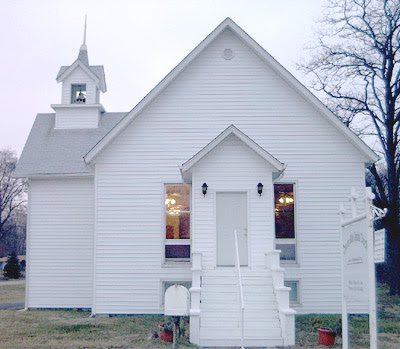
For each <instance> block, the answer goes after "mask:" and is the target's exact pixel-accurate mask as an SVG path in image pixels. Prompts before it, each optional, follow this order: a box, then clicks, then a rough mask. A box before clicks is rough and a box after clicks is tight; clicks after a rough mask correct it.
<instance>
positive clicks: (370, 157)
mask: <svg viewBox="0 0 400 349" xmlns="http://www.w3.org/2000/svg"><path fill="white" fill-rule="evenodd" d="M224 30H230V31H231V32H233V33H234V34H235V35H237V36H238V37H239V38H240V39H241V40H242V41H243V42H244V43H245V44H246V45H247V46H248V47H249V48H250V49H252V50H253V51H254V52H255V53H256V54H257V55H258V56H259V57H260V58H261V59H262V60H263V61H264V62H265V63H266V64H268V66H269V67H271V68H272V69H273V70H274V71H275V72H276V73H277V74H278V75H279V76H280V77H281V78H282V79H283V80H284V81H285V82H286V83H288V84H289V85H290V86H292V87H293V88H294V90H295V91H296V92H297V93H299V94H300V96H302V97H303V98H304V99H305V100H306V101H307V102H309V103H310V104H311V105H312V106H313V107H314V108H316V109H317V111H319V112H320V113H321V115H322V116H324V117H325V118H326V119H327V120H328V121H329V122H330V123H331V124H332V125H334V126H335V127H336V128H337V129H338V130H339V131H340V132H341V133H342V134H343V135H344V136H345V137H346V138H347V139H348V140H349V141H350V142H351V143H352V144H353V145H354V146H355V147H356V148H357V149H358V150H359V151H360V152H361V154H363V155H364V156H365V158H366V159H365V162H366V163H373V162H375V161H377V160H378V155H377V154H375V153H374V151H373V150H372V149H371V148H369V147H368V146H367V145H366V144H365V143H364V142H363V141H362V140H361V139H360V138H359V137H357V136H356V135H355V134H354V133H353V132H352V131H351V130H350V129H349V128H348V127H346V126H345V125H344V124H343V123H342V122H341V121H340V120H339V119H338V118H337V117H336V116H335V115H334V114H333V113H332V112H331V111H330V110H329V109H328V108H327V107H326V106H325V105H324V104H323V103H322V102H321V101H320V100H319V99H318V98H317V97H316V96H314V95H313V94H312V93H311V92H310V91H309V90H308V89H307V88H306V87H305V86H304V85H302V84H301V83H300V82H299V81H298V80H297V79H296V78H295V77H294V76H293V75H292V74H290V73H289V72H288V71H287V70H286V69H285V68H284V67H283V66H282V65H281V64H279V63H278V62H277V61H276V60H275V59H274V58H273V57H272V56H271V55H270V54H269V53H268V52H267V51H265V50H264V49H263V48H262V47H261V46H260V45H259V44H258V43H257V42H256V41H254V39H252V38H251V37H250V36H249V35H248V34H247V33H246V32H245V31H244V30H243V29H242V28H240V27H239V26H238V25H237V24H236V23H235V22H234V21H233V20H232V19H230V18H229V17H228V18H226V19H225V20H224V21H223V22H222V23H221V24H220V25H218V27H217V28H215V29H214V30H213V31H212V32H211V33H210V34H209V35H208V36H207V37H206V38H205V39H204V40H203V41H202V42H201V43H200V44H199V45H198V46H197V47H195V48H194V50H193V51H191V52H190V53H189V54H188V55H187V56H186V57H185V58H184V59H183V60H182V61H181V62H180V63H179V64H178V65H177V66H176V67H175V68H174V69H173V70H172V71H171V72H170V73H169V74H168V75H167V76H166V77H165V78H164V79H163V80H161V81H160V82H159V83H158V84H157V85H156V86H155V87H154V88H153V89H152V90H151V91H150V92H149V93H148V94H147V95H146V96H145V97H144V98H143V99H142V100H141V101H140V102H139V103H138V104H137V105H136V106H135V107H134V108H133V109H132V110H131V111H130V112H129V113H128V114H127V115H126V116H125V117H124V118H122V119H121V120H120V121H119V122H118V123H117V124H116V125H115V126H114V127H113V128H112V129H111V130H110V131H109V132H108V133H107V134H106V135H105V136H104V137H103V138H102V139H101V140H100V141H99V142H98V143H97V144H95V145H94V146H93V148H92V149H91V150H89V152H88V153H86V155H84V157H83V158H84V160H85V162H86V163H90V162H91V161H93V160H94V158H95V157H96V156H97V155H98V154H99V153H100V152H101V151H102V150H103V149H105V147H107V145H108V144H110V142H111V141H112V140H113V139H114V138H115V137H116V136H117V135H118V134H120V133H121V132H122V131H123V130H124V129H125V128H126V127H127V126H128V125H129V124H130V123H131V122H132V121H133V120H135V119H136V117H137V116H138V115H139V114H140V113H141V112H142V111H143V110H144V109H145V108H146V107H147V106H148V105H149V104H150V103H151V102H152V101H153V100H154V99H155V98H156V97H157V96H158V95H159V94H160V93H161V92H162V91H163V90H164V89H165V88H166V87H168V86H169V85H170V84H171V83H172V82H173V81H174V80H175V79H176V78H177V77H178V76H179V74H180V73H181V72H182V71H183V70H184V69H185V68H186V67H187V66H188V65H189V64H190V63H192V62H193V60H194V59H195V58H196V57H197V56H198V55H199V54H200V53H201V52H202V51H203V50H204V49H205V48H206V47H207V46H208V45H210V44H211V43H212V42H213V41H214V40H215V39H216V38H217V37H218V36H219V35H220V34H221V33H222V32H223V31H224Z"/></svg>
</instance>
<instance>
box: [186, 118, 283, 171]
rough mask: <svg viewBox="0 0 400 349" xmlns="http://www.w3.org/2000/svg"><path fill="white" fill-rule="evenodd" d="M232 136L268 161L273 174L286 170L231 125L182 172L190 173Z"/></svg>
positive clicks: (194, 157)
mask: <svg viewBox="0 0 400 349" xmlns="http://www.w3.org/2000/svg"><path fill="white" fill-rule="evenodd" d="M230 135H235V136H236V137H237V138H239V140H240V141H242V142H243V143H244V144H245V145H247V146H248V147H249V148H250V149H252V150H253V151H254V152H255V153H257V154H258V155H260V156H261V158H263V159H264V160H265V161H267V162H268V163H269V164H270V165H271V166H272V167H273V169H274V171H273V172H276V173H279V174H281V173H282V172H283V171H284V170H285V165H284V164H282V163H281V162H280V161H279V160H278V159H276V158H275V157H273V156H272V155H271V154H270V153H268V152H267V151H266V150H265V149H264V148H263V147H261V146H260V145H259V144H257V143H256V142H255V141H253V140H252V139H251V138H250V137H249V136H247V135H246V134H244V133H243V132H242V131H240V130H239V129H238V128H237V127H235V126H234V125H230V126H229V127H227V128H226V129H225V130H224V131H223V132H221V133H220V134H219V135H218V136H217V137H216V138H214V139H213V140H212V141H211V142H210V143H208V144H207V145H206V146H205V147H204V148H203V149H201V150H200V151H199V152H198V153H197V154H195V155H194V156H193V157H192V158H190V159H189V160H188V161H186V162H185V163H184V164H183V165H182V168H181V172H182V173H183V174H185V173H187V172H190V170H191V169H192V167H193V166H194V165H196V164H197V163H198V162H199V161H200V160H201V159H203V158H204V157H205V156H206V155H207V154H209V153H210V152H211V151H212V150H213V149H215V148H216V147H217V146H218V145H219V144H221V142H222V141H223V140H224V139H226V138H227V137H228V136H230Z"/></svg>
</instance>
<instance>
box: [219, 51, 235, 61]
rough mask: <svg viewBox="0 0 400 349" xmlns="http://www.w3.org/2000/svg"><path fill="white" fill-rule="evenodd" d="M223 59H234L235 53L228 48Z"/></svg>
mask: <svg viewBox="0 0 400 349" xmlns="http://www.w3.org/2000/svg"><path fill="white" fill-rule="evenodd" d="M222 57H223V58H224V59H228V60H229V59H232V58H233V51H232V50H231V49H230V48H226V49H225V50H224V53H223V54H222Z"/></svg>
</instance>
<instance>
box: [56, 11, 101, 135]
mask: <svg viewBox="0 0 400 349" xmlns="http://www.w3.org/2000/svg"><path fill="white" fill-rule="evenodd" d="M56 80H57V82H59V83H60V82H61V83H62V85H61V86H62V87H61V103H60V104H52V105H51V107H52V108H53V109H54V110H55V112H56V118H55V128H56V129H82V128H97V127H98V123H99V119H100V117H101V115H102V114H103V113H104V112H105V109H104V107H103V106H102V104H100V92H103V93H104V92H106V91H107V86H106V79H105V74H104V67H103V66H102V65H89V57H88V50H87V46H86V17H85V28H84V34H83V43H82V45H81V47H80V49H79V54H78V58H77V59H76V60H75V61H74V62H73V63H72V64H71V65H69V66H62V67H61V68H60V71H59V72H58V75H57V78H56Z"/></svg>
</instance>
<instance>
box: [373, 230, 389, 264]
mask: <svg viewBox="0 0 400 349" xmlns="http://www.w3.org/2000/svg"><path fill="white" fill-rule="evenodd" d="M385 235H386V230H385V229H380V230H377V231H376V232H375V248H374V259H375V263H385Z"/></svg>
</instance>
